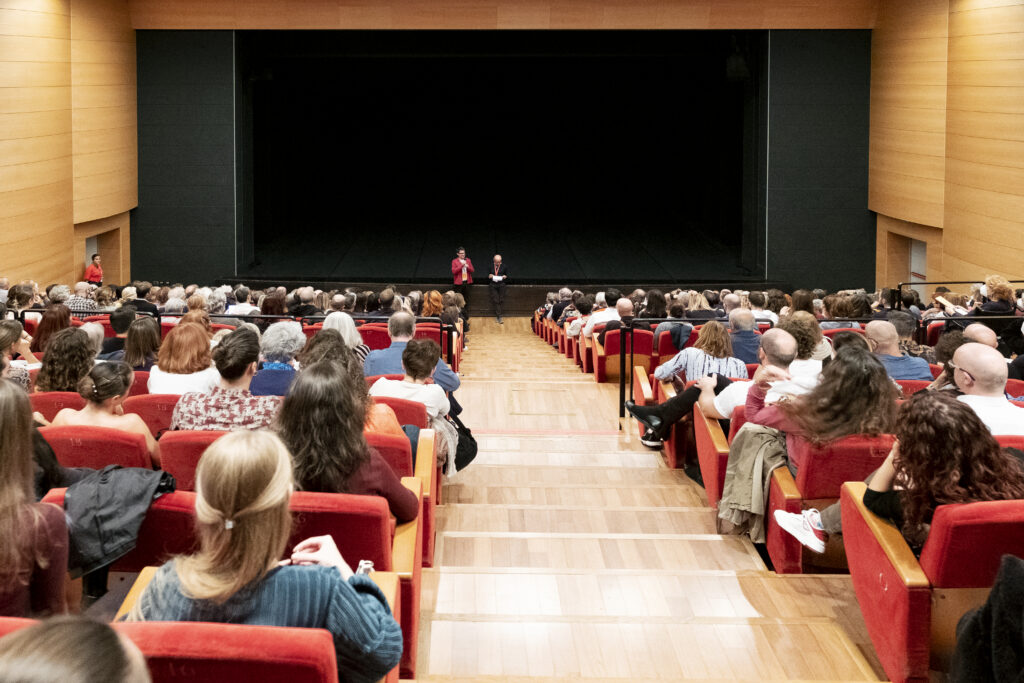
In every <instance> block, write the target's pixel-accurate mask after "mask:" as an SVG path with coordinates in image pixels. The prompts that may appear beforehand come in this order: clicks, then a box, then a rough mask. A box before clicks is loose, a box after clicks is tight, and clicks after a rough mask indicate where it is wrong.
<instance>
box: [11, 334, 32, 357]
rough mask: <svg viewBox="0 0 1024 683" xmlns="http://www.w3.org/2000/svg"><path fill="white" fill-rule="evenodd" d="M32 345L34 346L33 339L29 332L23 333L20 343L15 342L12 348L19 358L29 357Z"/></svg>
mask: <svg viewBox="0 0 1024 683" xmlns="http://www.w3.org/2000/svg"><path fill="white" fill-rule="evenodd" d="M31 345H32V337H31V336H29V334H28V333H27V332H22V333H21V339H19V340H18V341H16V342H14V344H13V345H12V346H11V348H12V349H13V350H14V352H15V353H17V354H18V355H19V356H27V355H28V354H29V353H31V352H32V350H31V348H30V347H31Z"/></svg>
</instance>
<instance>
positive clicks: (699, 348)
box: [654, 320, 747, 381]
mask: <svg viewBox="0 0 1024 683" xmlns="http://www.w3.org/2000/svg"><path fill="white" fill-rule="evenodd" d="M710 374H715V375H722V376H724V377H735V378H740V379H746V378H747V366H746V364H745V363H744V362H743V361H741V360H740V359H739V358H736V357H734V356H733V355H732V342H731V341H730V339H729V333H728V331H726V329H725V326H724V325H722V324H721V323H719V322H717V321H714V320H711V321H708V322H706V323H704V326H703V327H701V330H700V334H699V335H698V336H697V342H696V343H695V344H694V345H693V346H691V347H689V348H685V349H683V350H682V351H680V352H679V353H677V354H676V355H675V356H673V357H672V359H671V360H669V361H668V362H667V363H662V364H661V365H659V366H658V367H657V368H655V370H654V378H655V379H657V380H667V379H670V378H672V377H675V376H679V377H680V378H684V381H685V380H696V379H697V378H698V377H704V376H706V375H710Z"/></svg>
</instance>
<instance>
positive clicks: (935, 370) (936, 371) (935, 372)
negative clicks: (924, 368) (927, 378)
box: [928, 363, 943, 379]
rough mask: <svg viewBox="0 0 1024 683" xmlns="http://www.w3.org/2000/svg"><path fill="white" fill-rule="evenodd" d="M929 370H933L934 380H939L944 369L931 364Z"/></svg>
mask: <svg viewBox="0 0 1024 683" xmlns="http://www.w3.org/2000/svg"><path fill="white" fill-rule="evenodd" d="M928 369H929V370H931V373H932V379H938V378H939V375H941V374H942V370H943V367H942V366H941V365H935V364H934V363H930V364H929V365H928Z"/></svg>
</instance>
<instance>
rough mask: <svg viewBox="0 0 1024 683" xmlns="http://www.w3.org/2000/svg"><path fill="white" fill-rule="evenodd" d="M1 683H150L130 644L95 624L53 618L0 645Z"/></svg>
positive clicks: (140, 658) (107, 627)
mask: <svg viewBox="0 0 1024 683" xmlns="http://www.w3.org/2000/svg"><path fill="white" fill-rule="evenodd" d="M0 680H3V681H8V682H9V683H14V682H15V681H16V682H17V683H98V682H99V681H103V682H104V683H150V680H151V679H150V677H149V669H148V668H147V667H146V659H145V657H143V655H142V653H141V652H140V651H139V648H138V647H137V646H136V645H135V644H134V643H133V642H132V641H131V640H130V639H128V638H126V637H124V636H121V635H118V633H117V631H115V630H114V629H113V628H111V627H110V625H109V624H105V623H103V622H101V621H97V620H95V619H88V618H86V617H64V616H61V617H53V618H51V619H47V620H46V621H43V622H40V623H37V624H32V625H31V626H26V627H25V628H22V629H19V630H17V631H15V632H14V633H11V634H9V635H6V636H4V637H3V638H2V639H0Z"/></svg>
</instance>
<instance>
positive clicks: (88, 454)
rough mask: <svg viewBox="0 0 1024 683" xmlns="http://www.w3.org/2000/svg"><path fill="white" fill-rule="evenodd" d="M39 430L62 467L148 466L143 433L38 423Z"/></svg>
mask: <svg viewBox="0 0 1024 683" xmlns="http://www.w3.org/2000/svg"><path fill="white" fill-rule="evenodd" d="M39 433H40V434H41V435H42V437H43V438H44V439H46V443H48V444H50V448H52V449H53V453H54V455H56V456H57V462H59V463H60V464H61V466H63V467H89V468H92V469H94V470H99V469H103V468H104V467H106V466H107V465H120V466H121V467H143V468H146V469H152V467H153V461H152V459H151V458H150V457H149V448H148V447H147V446H146V437H144V436H143V435H141V434H133V433H131V432H123V431H121V430H120V429H110V428H109V427H83V426H80V425H66V426H62V427H40V428H39Z"/></svg>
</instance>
